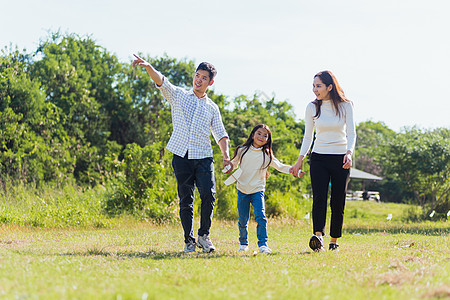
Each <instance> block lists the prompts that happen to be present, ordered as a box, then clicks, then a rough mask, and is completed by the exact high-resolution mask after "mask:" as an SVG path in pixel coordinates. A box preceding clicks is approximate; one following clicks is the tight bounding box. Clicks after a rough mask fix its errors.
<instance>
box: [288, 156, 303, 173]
mask: <svg viewBox="0 0 450 300" xmlns="http://www.w3.org/2000/svg"><path fill="white" fill-rule="evenodd" d="M302 165H303V157H302V158H301V159H300V158H299V159H298V160H297V162H296V163H295V165H293V166H292V167H291V168H290V169H289V173H290V174H292V175H294V176H295V177H298V178H302V177H303V175H305V172H303V170H302Z"/></svg>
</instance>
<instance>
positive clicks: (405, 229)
mask: <svg viewBox="0 0 450 300" xmlns="http://www.w3.org/2000/svg"><path fill="white" fill-rule="evenodd" d="M343 231H344V232H345V233H347V234H370V233H381V232H382V233H389V234H421V235H430V236H441V235H448V234H449V233H450V227H437V228H429V227H428V228H426V227H423V226H410V225H405V226H402V225H399V226H392V225H389V226H388V225H386V226H385V227H383V226H376V227H370V226H365V227H362V226H361V227H357V226H355V227H353V226H352V227H350V228H345V229H344V230H343Z"/></svg>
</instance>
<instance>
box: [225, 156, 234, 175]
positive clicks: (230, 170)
mask: <svg viewBox="0 0 450 300" xmlns="http://www.w3.org/2000/svg"><path fill="white" fill-rule="evenodd" d="M222 166H223V170H226V169H225V168H226V167H227V166H230V168H229V169H227V171H226V172H224V174H231V172H232V171H233V169H234V167H233V164H232V163H231V161H230V160H228V159H224V160H223V164H222Z"/></svg>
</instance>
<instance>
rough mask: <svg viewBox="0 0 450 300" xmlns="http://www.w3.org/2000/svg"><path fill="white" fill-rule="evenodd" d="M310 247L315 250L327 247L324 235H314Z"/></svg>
mask: <svg viewBox="0 0 450 300" xmlns="http://www.w3.org/2000/svg"><path fill="white" fill-rule="evenodd" d="M309 247H310V248H311V249H313V250H314V251H323V250H325V248H324V247H323V239H322V237H318V236H317V235H313V236H312V237H311V239H310V240H309Z"/></svg>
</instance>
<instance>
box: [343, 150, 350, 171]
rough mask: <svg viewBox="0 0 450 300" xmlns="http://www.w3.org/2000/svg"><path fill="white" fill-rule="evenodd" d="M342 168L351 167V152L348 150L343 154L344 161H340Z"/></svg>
mask: <svg viewBox="0 0 450 300" xmlns="http://www.w3.org/2000/svg"><path fill="white" fill-rule="evenodd" d="M342 163H343V166H342V168H344V169H350V168H351V167H352V153H351V152H350V151H347V153H345V155H344V161H343V162H342Z"/></svg>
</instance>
